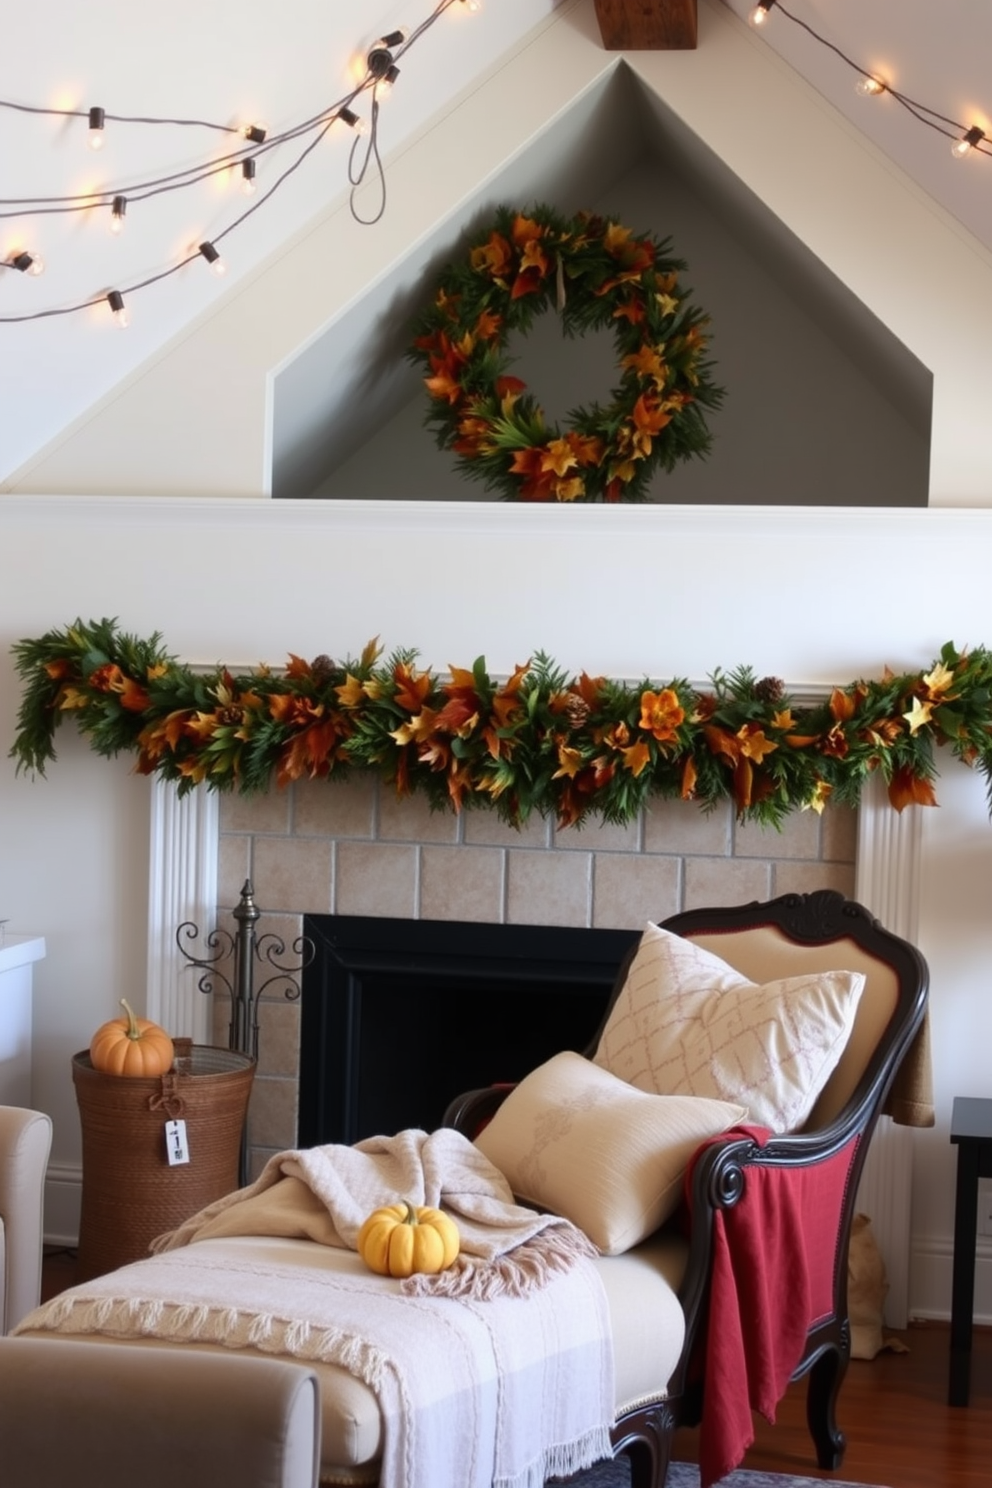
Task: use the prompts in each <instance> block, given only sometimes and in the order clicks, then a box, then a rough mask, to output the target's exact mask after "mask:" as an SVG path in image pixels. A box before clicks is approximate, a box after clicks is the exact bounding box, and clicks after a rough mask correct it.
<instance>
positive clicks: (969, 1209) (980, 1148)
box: [947, 1095, 992, 1405]
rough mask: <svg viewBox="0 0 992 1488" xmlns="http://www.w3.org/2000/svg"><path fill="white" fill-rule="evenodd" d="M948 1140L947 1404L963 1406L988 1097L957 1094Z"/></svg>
mask: <svg viewBox="0 0 992 1488" xmlns="http://www.w3.org/2000/svg"><path fill="white" fill-rule="evenodd" d="M951 1141H952V1142H953V1143H955V1145H956V1146H957V1149H958V1181H957V1191H956V1195H955V1199H954V1271H953V1274H952V1279H951V1367H950V1378H949V1381H948V1389H947V1403H948V1405H967V1404H968V1391H969V1387H970V1384H971V1329H972V1321H973V1316H974V1310H975V1240H976V1235H977V1231H978V1180H979V1178H992V1100H983V1099H981V1098H979V1097H975V1096H967V1095H959V1096H956V1097H955V1100H954V1105H953V1108H952V1110H951Z"/></svg>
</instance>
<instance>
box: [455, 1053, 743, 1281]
mask: <svg viewBox="0 0 992 1488" xmlns="http://www.w3.org/2000/svg"><path fill="white" fill-rule="evenodd" d="M744 1114H745V1113H744V1110H743V1108H742V1107H741V1106H737V1105H728V1104H727V1103H726V1102H724V1101H715V1100H697V1099H695V1098H694V1097H687V1096H658V1095H646V1094H645V1093H644V1092H643V1091H641V1090H635V1089H634V1087H633V1086H632V1085H628V1084H627V1083H626V1082H625V1081H623V1080H618V1079H617V1078H616V1076H615V1075H611V1074H610V1073H609V1071H608V1070H603V1069H597V1067H596V1066H595V1065H594V1064H592V1063H591V1062H590V1061H589V1060H588V1059H584V1058H583V1057H582V1055H581V1054H572V1053H569V1052H566V1053H563V1054H556V1055H555V1056H554V1058H553V1059H549V1060H548V1062H547V1063H546V1064H542V1065H540V1066H539V1068H537V1069H536V1070H533V1071H532V1073H531V1074H529V1075H528V1076H527V1077H526V1078H525V1079H524V1080H522V1081H521V1082H520V1084H519V1085H518V1086H517V1087H516V1089H514V1090H512V1091H511V1092H510V1094H509V1095H508V1096H507V1098H506V1100H505V1101H504V1102H503V1104H502V1105H501V1106H500V1108H499V1110H498V1111H497V1112H496V1115H495V1116H494V1117H493V1119H492V1121H491V1122H490V1123H489V1125H488V1126H487V1127H485V1129H484V1130H483V1131H482V1132H481V1133H480V1134H479V1136H478V1137H476V1139H475V1145H476V1146H477V1147H478V1148H479V1149H480V1150H481V1151H482V1152H483V1153H484V1154H485V1156H486V1157H488V1158H489V1161H490V1162H491V1163H495V1165H496V1167H497V1168H499V1170H500V1172H501V1173H502V1174H503V1175H504V1177H505V1178H506V1180H507V1182H508V1183H509V1185H510V1187H511V1188H512V1190H513V1192H514V1194H515V1195H516V1196H517V1198H519V1199H521V1200H523V1201H524V1202H526V1203H529V1204H536V1205H537V1206H538V1207H539V1208H541V1209H548V1210H550V1211H551V1212H552V1213H554V1214H560V1215H562V1216H563V1217H564V1218H565V1219H570V1220H571V1221H572V1223H573V1224H576V1225H578V1227H579V1229H580V1230H584V1231H585V1232H586V1234H587V1235H588V1236H589V1239H590V1240H591V1241H592V1243H593V1244H594V1245H595V1246H597V1247H598V1248H599V1250H601V1251H602V1252H603V1254H604V1255H618V1254H619V1253H620V1252H621V1251H624V1250H629V1249H630V1247H631V1246H632V1245H636V1244H637V1242H638V1241H639V1240H643V1239H644V1238H645V1236H647V1235H650V1234H651V1233H652V1232H653V1231H654V1230H656V1229H657V1228H658V1226H659V1225H660V1224H662V1223H663V1222H664V1221H665V1220H666V1219H667V1218H668V1216H669V1215H670V1214H671V1213H673V1211H674V1210H675V1209H676V1208H677V1206H678V1202H679V1199H680V1197H681V1190H682V1177H683V1174H684V1173H685V1169H686V1166H687V1165H688V1162H689V1159H690V1158H691V1157H692V1154H693V1153H694V1152H695V1150H696V1148H697V1147H698V1146H699V1144H700V1143H701V1142H703V1141H705V1139H706V1138H707V1137H713V1136H716V1135H717V1134H718V1133H719V1132H723V1131H726V1130H727V1129H728V1127H731V1126H733V1125H734V1123H735V1122H738V1121H740V1120H741V1119H742V1118H743V1116H744Z"/></svg>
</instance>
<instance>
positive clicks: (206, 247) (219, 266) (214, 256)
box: [197, 243, 227, 279]
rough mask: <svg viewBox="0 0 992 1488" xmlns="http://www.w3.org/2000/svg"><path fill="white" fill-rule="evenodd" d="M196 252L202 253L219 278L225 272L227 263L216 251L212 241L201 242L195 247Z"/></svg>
mask: <svg viewBox="0 0 992 1488" xmlns="http://www.w3.org/2000/svg"><path fill="white" fill-rule="evenodd" d="M197 252H199V253H202V254H203V257H204V258H205V259H206V260H207V263H208V264H209V265H210V267H211V268H212V269H213V271H214V273H215V274H216V275H217V277H218V278H219V279H222V278H223V277H224V275H225V274H226V273H227V264H226V263H225V262H224V260H223V259H222V258H221V256H220V254H219V253H218V252H217V249H216V248H215V247H214V245H213V243H201V244H200V246H199V248H198V249H197Z"/></svg>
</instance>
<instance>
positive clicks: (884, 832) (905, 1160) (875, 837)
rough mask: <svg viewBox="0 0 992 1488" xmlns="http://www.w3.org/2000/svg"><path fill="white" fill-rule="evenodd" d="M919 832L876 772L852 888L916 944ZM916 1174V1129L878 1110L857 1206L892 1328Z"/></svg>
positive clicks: (903, 1319)
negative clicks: (867, 1226)
mask: <svg viewBox="0 0 992 1488" xmlns="http://www.w3.org/2000/svg"><path fill="white" fill-rule="evenodd" d="M922 832H923V823H922V819H921V813H920V811H919V810H917V809H914V808H912V807H910V808H909V809H908V810H906V811H902V812H897V811H893V809H892V807H891V805H890V804H889V801H888V798H887V796H886V790H885V783H884V781H883V780H881V779H880V778H879V777H877V776H876V777H875V778H874V779H873V780H872V781H871V782H870V784H869V786H868V788H867V790H866V791H865V792H864V795H863V796H862V798H861V808H860V811H859V815H858V859H857V887H856V890H855V893H856V897H857V898H858V900H859V901H860V902H861V903H862V904H863V905H864V906H865V908H866V909H869V910H871V912H872V914H874V915H876V916H877V918H878V919H879V920H881V922H882V924H883V925H884V926H885V928H886V929H887V930H891V931H893V933H894V934H896V935H901V936H903V937H904V939H906V940H909V941H913V942H914V944H915V941H916V935H917V929H918V923H919V896H920V851H921V843H922ZM912 1178H913V1144H912V1133H911V1132H910V1130H909V1129H908V1128H907V1127H904V1126H896V1125H894V1124H893V1122H892V1121H891V1119H890V1118H889V1117H888V1116H882V1117H880V1119H879V1122H878V1125H877V1127H876V1128H875V1135H874V1136H873V1138H872V1143H871V1146H870V1148H869V1149H868V1157H867V1160H866V1162H865V1166H864V1171H863V1173H862V1176H861V1183H860V1186H859V1188H858V1209H859V1210H860V1211H861V1212H862V1213H864V1214H867V1215H868V1216H869V1217H870V1218H871V1222H872V1232H873V1234H874V1236H875V1239H876V1241H877V1243H878V1247H879V1250H880V1251H881V1252H882V1256H883V1259H884V1261H885V1269H886V1275H887V1277H888V1282H889V1294H888V1298H887V1301H886V1305H885V1318H886V1322H887V1323H888V1325H889V1327H891V1328H905V1326H906V1324H907V1321H908V1316H909V1251H910V1212H911V1204H912Z"/></svg>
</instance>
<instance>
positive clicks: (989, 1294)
mask: <svg viewBox="0 0 992 1488" xmlns="http://www.w3.org/2000/svg"><path fill="white" fill-rule="evenodd" d="M953 1266H954V1244H953V1241H952V1239H951V1237H950V1236H949V1235H929V1236H926V1235H924V1236H920V1235H917V1236H915V1237H914V1240H913V1249H912V1258H911V1261H910V1280H909V1313H910V1317H911V1318H914V1317H916V1318H926V1319H928V1320H932V1321H939V1322H949V1321H950V1317H951V1272H952V1270H953ZM974 1321H975V1322H976V1323H977V1324H979V1326H981V1327H986V1328H987V1327H990V1326H992V1239H989V1238H986V1237H983V1236H981V1235H980V1236H979V1237H978V1239H977V1241H976V1244H975V1308H974Z"/></svg>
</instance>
